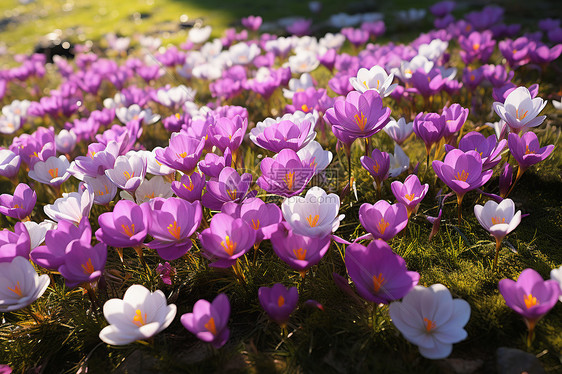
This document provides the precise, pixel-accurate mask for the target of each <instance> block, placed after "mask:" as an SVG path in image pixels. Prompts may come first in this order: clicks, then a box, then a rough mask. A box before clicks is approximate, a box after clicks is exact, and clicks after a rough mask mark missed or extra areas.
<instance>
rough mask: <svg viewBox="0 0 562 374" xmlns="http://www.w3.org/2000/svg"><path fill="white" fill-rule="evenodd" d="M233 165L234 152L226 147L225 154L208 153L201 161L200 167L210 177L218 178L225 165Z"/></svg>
mask: <svg viewBox="0 0 562 374" xmlns="http://www.w3.org/2000/svg"><path fill="white" fill-rule="evenodd" d="M230 166H232V153H231V152H230V149H228V148H227V149H226V151H225V152H224V156H219V155H217V154H215V153H207V154H206V155H205V159H203V160H202V161H200V162H199V169H200V170H201V171H202V172H203V174H205V175H206V176H208V177H210V178H218V177H219V174H220V172H221V171H222V169H224V168H225V167H230Z"/></svg>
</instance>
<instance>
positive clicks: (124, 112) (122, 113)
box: [115, 101, 171, 125]
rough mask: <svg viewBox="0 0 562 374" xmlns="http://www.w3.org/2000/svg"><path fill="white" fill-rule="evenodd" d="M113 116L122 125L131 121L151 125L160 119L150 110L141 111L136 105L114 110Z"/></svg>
mask: <svg viewBox="0 0 562 374" xmlns="http://www.w3.org/2000/svg"><path fill="white" fill-rule="evenodd" d="M170 103H171V101H170ZM115 116H117V118H118V119H119V121H121V122H122V123H124V124H126V123H127V122H129V121H133V120H135V121H136V120H142V122H143V123H144V124H145V125H152V124H154V123H156V122H158V120H159V119H160V115H158V114H153V113H152V110H151V109H150V108H146V109H142V108H141V107H140V106H139V105H138V104H133V105H131V106H130V107H128V108H126V107H120V108H116V109H115Z"/></svg>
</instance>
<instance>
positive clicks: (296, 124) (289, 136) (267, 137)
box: [250, 119, 315, 153]
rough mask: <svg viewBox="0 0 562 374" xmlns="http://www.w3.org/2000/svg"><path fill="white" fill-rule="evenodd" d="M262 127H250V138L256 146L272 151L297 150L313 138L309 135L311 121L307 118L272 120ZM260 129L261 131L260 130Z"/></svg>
mask: <svg viewBox="0 0 562 374" xmlns="http://www.w3.org/2000/svg"><path fill="white" fill-rule="evenodd" d="M265 125H269V126H267V127H265V128H263V129H261V128H259V127H256V128H254V129H252V131H251V135H250V139H251V140H252V141H253V142H254V143H255V144H256V145H257V146H258V147H261V148H264V149H267V150H269V151H272V152H275V153H277V152H280V151H281V150H283V149H292V150H293V151H295V152H296V151H298V150H300V149H301V148H303V147H304V146H306V145H307V144H308V143H310V141H312V140H313V139H314V135H315V133H312V135H313V136H311V126H312V125H313V123H312V122H311V121H310V120H309V119H305V120H302V121H291V120H290V119H287V120H282V121H279V122H273V123H271V124H265ZM260 130H261V131H260Z"/></svg>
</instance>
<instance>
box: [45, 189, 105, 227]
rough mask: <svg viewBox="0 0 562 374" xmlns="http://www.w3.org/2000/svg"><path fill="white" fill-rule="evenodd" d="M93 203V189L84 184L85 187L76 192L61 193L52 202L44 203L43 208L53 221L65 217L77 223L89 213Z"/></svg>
mask: <svg viewBox="0 0 562 374" xmlns="http://www.w3.org/2000/svg"><path fill="white" fill-rule="evenodd" d="M93 204H94V191H93V190H92V188H91V187H90V186H88V185H85V189H83V190H79V191H78V192H71V193H63V194H62V197H60V198H58V199H56V200H55V202H54V203H53V204H49V205H45V207H44V208H43V210H44V211H45V214H46V215H47V216H48V217H49V218H51V219H52V220H53V221H56V222H58V221H60V220H61V219H65V220H67V221H71V222H74V223H75V224H77V225H78V224H80V221H81V220H82V218H84V217H88V216H89V215H90V210H91V209H92V205H93Z"/></svg>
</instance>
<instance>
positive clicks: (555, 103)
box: [552, 99, 562, 110]
mask: <svg viewBox="0 0 562 374" xmlns="http://www.w3.org/2000/svg"><path fill="white" fill-rule="evenodd" d="M552 106H553V107H554V109H556V110H562V99H561V100H560V101H556V100H552Z"/></svg>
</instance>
